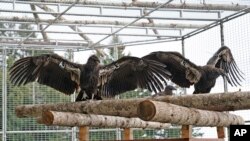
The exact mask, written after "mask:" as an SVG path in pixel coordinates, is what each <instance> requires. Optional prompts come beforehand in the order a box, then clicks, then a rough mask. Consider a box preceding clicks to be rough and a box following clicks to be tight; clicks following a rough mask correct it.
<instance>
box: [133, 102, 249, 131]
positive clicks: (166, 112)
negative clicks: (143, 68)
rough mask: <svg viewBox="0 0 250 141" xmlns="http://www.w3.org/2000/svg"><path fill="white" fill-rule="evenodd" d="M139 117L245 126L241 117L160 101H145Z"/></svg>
mask: <svg viewBox="0 0 250 141" xmlns="http://www.w3.org/2000/svg"><path fill="white" fill-rule="evenodd" d="M137 111H138V116H139V117H140V118H141V119H142V120H145V121H157V122H165V123H174V124H179V125H197V126H229V125H238V124H244V119H243V118H242V117H240V116H237V115H233V114H229V113H223V112H215V111H206V110H199V109H194V108H187V107H182V106H178V105H174V104H169V103H165V102H160V101H152V100H145V101H143V102H141V103H140V104H139V106H138V109H137Z"/></svg>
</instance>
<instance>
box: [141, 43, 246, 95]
mask: <svg viewBox="0 0 250 141" xmlns="http://www.w3.org/2000/svg"><path fill="white" fill-rule="evenodd" d="M144 58H145V59H150V60H155V61H158V62H161V63H163V64H165V65H166V66H167V67H166V69H167V70H168V71H169V72H170V73H171V74H172V76H171V81H173V82H174V83H176V84H177V85H179V86H181V87H190V86H191V85H193V84H194V88H195V90H194V94H197V93H209V92H210V90H211V88H212V87H214V85H215V82H216V79H217V78H218V77H219V76H220V75H221V76H223V77H225V78H226V80H227V82H228V83H229V84H231V85H232V86H238V85H240V81H242V80H243V79H244V78H243V73H242V72H241V71H240V70H239V68H238V66H237V65H236V63H235V60H234V58H233V55H232V53H231V51H230V49H229V48H228V47H226V46H223V47H221V48H220V49H219V50H218V51H217V52H216V53H215V54H214V55H213V56H212V57H211V58H210V59H209V61H208V62H207V64H206V65H205V66H197V65H195V64H194V63H192V62H191V61H189V60H188V59H186V58H184V57H183V56H182V55H181V54H180V53H178V52H153V53H151V54H149V55H147V56H145V57H144Z"/></svg>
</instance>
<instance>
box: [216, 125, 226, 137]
mask: <svg viewBox="0 0 250 141" xmlns="http://www.w3.org/2000/svg"><path fill="white" fill-rule="evenodd" d="M216 129H217V136H218V138H219V139H224V138H225V130H224V127H222V126H219V127H217V128H216Z"/></svg>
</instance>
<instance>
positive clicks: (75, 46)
mask: <svg viewBox="0 0 250 141" xmlns="http://www.w3.org/2000/svg"><path fill="white" fill-rule="evenodd" d="M179 40H181V39H180V38H175V39H173V38H161V39H153V40H139V41H131V42H124V43H122V44H112V45H101V46H98V47H95V48H97V49H98V48H111V47H114V46H120V45H126V46H135V45H143V44H153V43H162V42H172V41H179ZM41 43H42V44H41ZM0 44H1V45H4V46H11V47H10V49H20V46H19V44H18V42H13V41H9V42H5V43H0ZM39 44H40V45H39ZM13 46H18V47H16V48H14V47H13ZM22 47H23V48H22V49H27V50H32V49H34V48H35V50H44V49H54V50H60V49H61V50H64V51H65V50H66V49H76V51H81V50H82V51H83V50H93V48H88V47H87V46H86V47H85V48H82V47H83V46H82V44H80V43H62V42H61V43H58V44H56V43H51V42H26V44H22ZM38 47H40V48H38ZM0 49H1V48H0Z"/></svg>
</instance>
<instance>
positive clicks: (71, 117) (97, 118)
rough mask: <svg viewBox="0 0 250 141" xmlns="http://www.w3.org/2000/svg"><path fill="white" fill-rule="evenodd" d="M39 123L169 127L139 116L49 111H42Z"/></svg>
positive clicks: (166, 124)
mask: <svg viewBox="0 0 250 141" xmlns="http://www.w3.org/2000/svg"><path fill="white" fill-rule="evenodd" d="M38 123H43V124H46V125H57V126H70V127H72V126H78V127H80V126H89V127H119V128H152V129H162V128H169V127H170V124H168V123H159V122H147V121H143V120H141V119H139V118H125V117H115V116H104V115H93V114H89V115H87V114H80V113H70V112H56V111H47V112H43V113H42V117H41V118H39V120H38Z"/></svg>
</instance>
